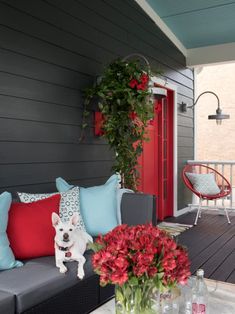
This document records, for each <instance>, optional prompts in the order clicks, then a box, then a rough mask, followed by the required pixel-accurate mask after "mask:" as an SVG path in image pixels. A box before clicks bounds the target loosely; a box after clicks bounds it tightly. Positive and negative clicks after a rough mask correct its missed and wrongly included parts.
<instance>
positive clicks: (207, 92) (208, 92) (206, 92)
mask: <svg viewBox="0 0 235 314" xmlns="http://www.w3.org/2000/svg"><path fill="white" fill-rule="evenodd" d="M204 94H212V95H214V96H215V97H216V98H217V101H218V109H220V100H219V97H218V96H217V95H216V93H214V92H211V91H205V92H203V93H201V94H200V95H199V96H198V97H197V99H196V100H195V102H194V104H193V105H192V106H189V107H187V108H191V109H192V108H194V107H195V106H196V104H197V102H198V100H199V98H200V97H201V96H202V95H204Z"/></svg>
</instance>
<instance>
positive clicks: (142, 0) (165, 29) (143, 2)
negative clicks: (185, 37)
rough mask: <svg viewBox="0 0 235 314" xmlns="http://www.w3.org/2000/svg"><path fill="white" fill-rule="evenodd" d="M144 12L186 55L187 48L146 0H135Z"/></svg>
mask: <svg viewBox="0 0 235 314" xmlns="http://www.w3.org/2000/svg"><path fill="white" fill-rule="evenodd" d="M135 2H136V3H138V5H139V6H140V7H141V8H142V10H144V12H145V13H146V14H147V15H148V16H149V17H150V18H151V19H152V20H153V21H154V23H155V24H156V25H157V26H158V27H159V28H160V29H161V31H162V32H163V33H164V34H165V35H166V36H167V37H168V38H169V39H170V40H171V41H172V42H173V44H174V45H175V46H176V47H177V48H178V49H179V50H180V51H181V52H182V53H183V55H184V56H185V57H187V49H186V48H185V47H184V45H183V44H182V42H181V41H180V40H179V39H178V38H177V37H176V36H175V34H174V33H173V32H172V31H171V30H170V28H169V27H168V26H167V25H166V24H165V23H164V22H163V20H162V19H161V18H160V16H159V15H158V14H157V13H156V12H155V11H154V10H153V8H152V7H151V6H150V5H149V4H148V2H147V1H146V0H135Z"/></svg>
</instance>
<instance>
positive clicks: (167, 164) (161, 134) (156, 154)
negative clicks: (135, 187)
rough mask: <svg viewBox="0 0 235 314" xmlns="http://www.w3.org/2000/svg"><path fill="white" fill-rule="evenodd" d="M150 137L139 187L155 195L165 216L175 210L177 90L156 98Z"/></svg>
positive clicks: (150, 124) (141, 158)
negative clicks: (174, 164)
mask: <svg viewBox="0 0 235 314" xmlns="http://www.w3.org/2000/svg"><path fill="white" fill-rule="evenodd" d="M147 132H148V133H149V138H150V141H149V142H147V143H144V147H143V154H142V156H141V157H140V159H139V164H140V165H141V169H140V173H141V180H140V181H141V183H140V186H139V191H142V192H144V193H150V194H154V195H156V202H157V204H156V205H157V218H158V219H159V220H163V219H164V218H165V217H167V216H173V213H174V189H173V182H174V168H173V163H174V136H173V135H174V134H173V132H174V91H173V90H170V89H167V97H166V98H165V99H162V100H156V101H155V104H154V119H153V120H152V121H150V123H149V126H148V128H147Z"/></svg>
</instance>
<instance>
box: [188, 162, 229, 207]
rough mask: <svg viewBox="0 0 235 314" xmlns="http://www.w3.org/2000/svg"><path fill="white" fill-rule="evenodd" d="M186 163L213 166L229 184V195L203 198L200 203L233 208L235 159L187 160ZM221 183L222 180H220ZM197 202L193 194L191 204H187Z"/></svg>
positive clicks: (195, 203)
mask: <svg viewBox="0 0 235 314" xmlns="http://www.w3.org/2000/svg"><path fill="white" fill-rule="evenodd" d="M187 163H188V164H202V165H206V166H209V167H211V168H214V169H215V170H217V171H218V172H220V173H221V174H222V175H223V176H224V177H225V178H226V179H227V180H228V181H229V182H230V184H231V188H232V192H231V194H230V195H229V196H227V197H226V198H224V199H219V200H214V201H208V200H204V201H203V203H202V205H203V206H206V207H216V208H223V207H227V208H228V209H233V210H235V161H234V160H230V161H215V160H207V161H205V160H188V161H187ZM221 184H223V182H221ZM197 204H198V197H197V196H195V195H194V196H193V200H192V204H189V206H194V205H197Z"/></svg>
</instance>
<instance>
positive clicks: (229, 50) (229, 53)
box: [186, 42, 235, 67]
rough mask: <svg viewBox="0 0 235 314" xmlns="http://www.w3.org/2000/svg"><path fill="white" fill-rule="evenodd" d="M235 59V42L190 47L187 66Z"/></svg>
mask: <svg viewBox="0 0 235 314" xmlns="http://www.w3.org/2000/svg"><path fill="white" fill-rule="evenodd" d="M234 61H235V42H233V43H228V44H222V45H213V46H206V47H200V48H193V49H188V52H187V58H186V62H187V66H188V67H195V66H200V65H206V64H211V63H213V64H214V63H221V62H226V63H228V62H234Z"/></svg>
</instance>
